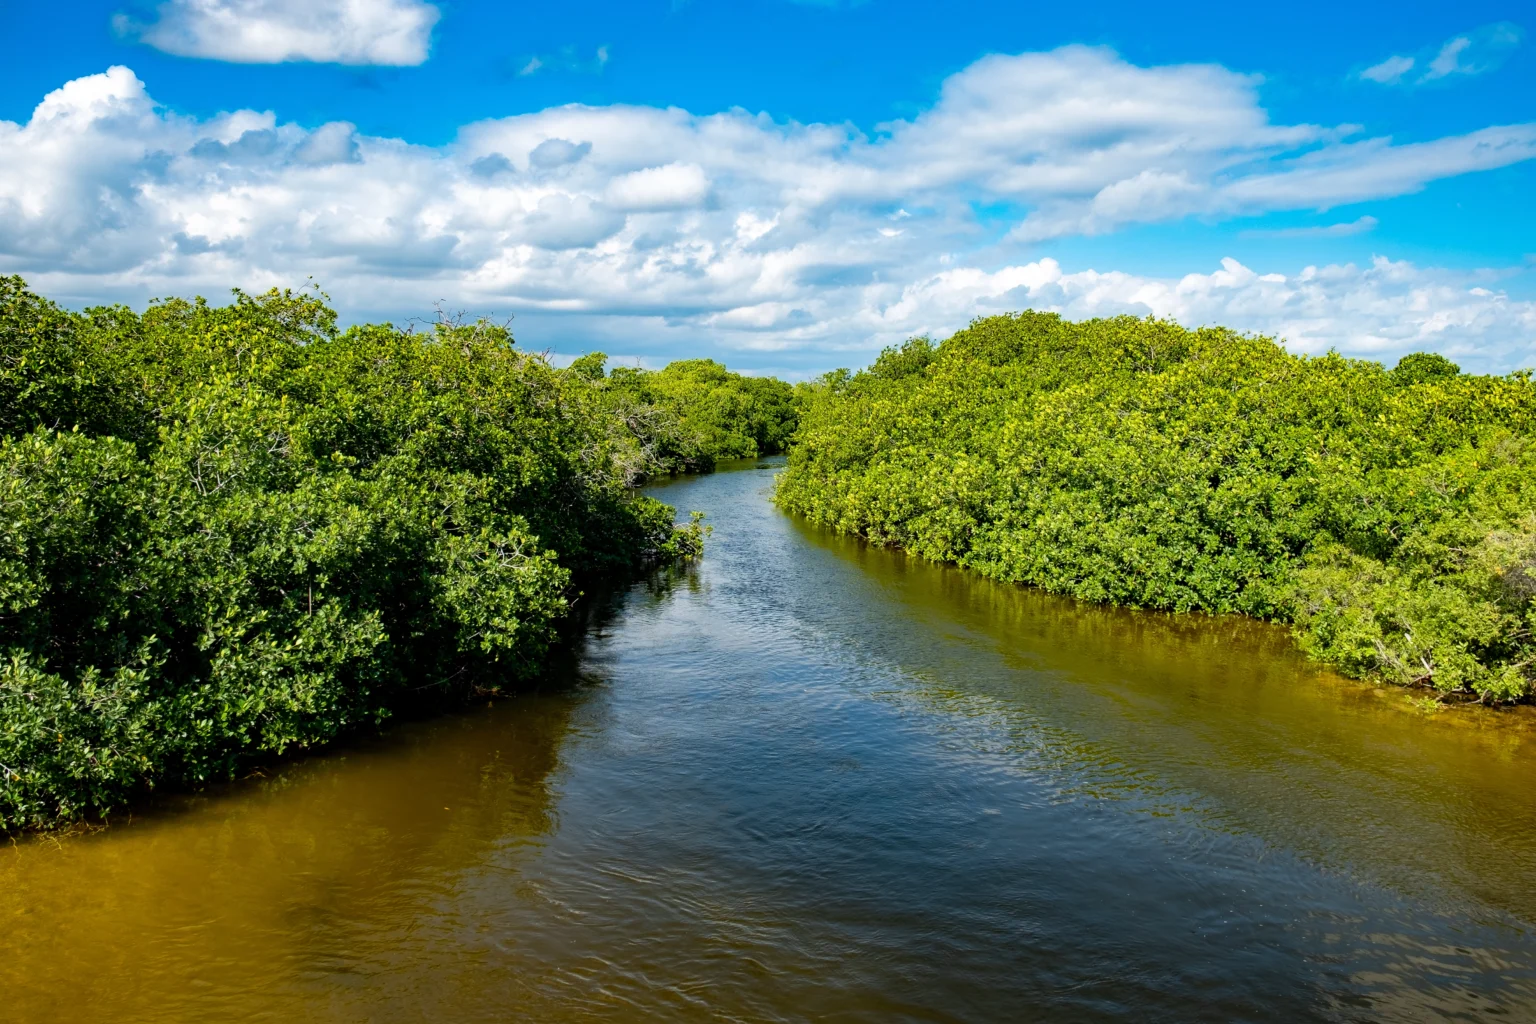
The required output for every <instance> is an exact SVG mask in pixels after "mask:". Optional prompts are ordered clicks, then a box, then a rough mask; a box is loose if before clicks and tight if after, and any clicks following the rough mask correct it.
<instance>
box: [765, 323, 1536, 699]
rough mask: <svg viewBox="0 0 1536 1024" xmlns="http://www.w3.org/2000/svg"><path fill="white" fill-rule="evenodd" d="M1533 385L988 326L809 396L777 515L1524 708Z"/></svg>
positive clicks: (1103, 331)
mask: <svg viewBox="0 0 1536 1024" xmlns="http://www.w3.org/2000/svg"><path fill="white" fill-rule="evenodd" d="M1533 427H1536V387H1533V386H1532V383H1531V381H1530V380H1529V378H1528V375H1527V374H1525V373H1517V374H1514V375H1511V376H1508V377H1485V376H1472V375H1463V374H1460V372H1459V371H1458V370H1457V368H1456V367H1455V365H1454V364H1452V363H1450V362H1449V361H1447V360H1445V359H1443V358H1442V357H1440V356H1435V355H1428V354H1422V353H1421V354H1416V355H1413V356H1408V357H1406V358H1404V359H1403V360H1402V362H1401V363H1399V364H1398V367H1397V368H1396V369H1394V370H1393V371H1392V372H1391V373H1388V372H1387V371H1385V370H1384V369H1383V368H1382V367H1381V366H1380V365H1378V364H1376V363H1370V362H1362V361H1356V360H1348V359H1343V358H1340V357H1339V356H1337V355H1332V354H1330V355H1327V356H1323V357H1320V358H1316V359H1308V358H1303V357H1297V356H1292V355H1289V354H1288V353H1286V352H1285V350H1284V349H1282V348H1281V347H1280V346H1279V345H1277V344H1275V343H1274V342H1272V341H1270V340H1268V339H1264V338H1252V337H1244V336H1241V335H1238V334H1235V333H1233V332H1231V331H1227V330H1222V329H1207V330H1199V331H1187V330H1184V329H1182V328H1180V327H1178V326H1177V325H1174V324H1170V323H1164V322H1159V321H1156V320H1139V319H1135V318H1132V317H1118V318H1114V319H1107V320H1094V321H1088V322H1084V323H1069V322H1067V321H1064V320H1062V319H1061V318H1059V317H1057V316H1054V315H1048V314H1041V313H1033V312H1030V313H1021V314H1017V315H1013V316H1000V317H992V318H988V319H984V320H978V321H976V322H975V323H973V324H972V325H971V326H970V327H969V328H968V329H966V330H964V331H961V332H959V333H958V334H956V335H955V336H954V337H952V338H950V339H948V340H947V341H945V342H944V343H943V344H942V345H939V346H938V347H937V348H933V347H932V346H930V345H929V344H928V343H927V341H926V340H925V339H917V340H915V341H912V342H909V343H907V345H905V346H903V347H901V348H897V349H889V350H887V351H886V352H885V353H883V354H882V355H881V357H880V358H879V359H878V360H877V361H876V363H875V364H874V366H873V367H872V368H871V369H870V370H868V371H866V372H863V373H860V374H857V375H853V376H849V375H847V374H846V372H843V373H841V374H833V375H828V376H827V377H825V378H823V379H822V380H821V381H819V382H817V383H816V384H815V385H813V386H811V387H810V388H809V389H808V391H807V394H806V398H805V401H804V408H803V412H802V418H801V425H800V432H799V434H798V443H797V446H796V448H795V449H794V450H793V451H792V452H791V453H790V459H789V467H788V470H787V471H786V472H785V473H784V474H783V476H782V477H781V478H780V482H779V489H778V497H777V500H778V501H779V503H780V504H781V505H782V506H783V507H784V508H786V509H788V510H791V511H794V512H797V513H800V514H803V515H805V516H807V517H808V518H810V519H811V520H813V521H815V522H818V523H823V524H827V525H829V526H832V527H834V528H836V529H839V530H842V531H845V532H851V533H857V534H860V535H862V536H865V537H867V538H869V539H871V540H872V541H875V542H877V543H882V544H898V545H901V546H903V547H905V548H907V549H908V550H910V551H912V552H914V553H916V554H918V555H921V556H923V557H926V558H931V559H936V560H941V561H949V562H955V563H958V564H960V565H964V566H967V567H969V568H972V569H975V570H977V571H979V572H981V573H984V574H985V575H988V576H991V577H994V578H997V579H1001V580H1008V581H1012V582H1017V583H1023V584H1028V585H1031V586H1037V587H1041V588H1044V589H1046V590H1050V591H1053V592H1056V593H1063V594H1070V595H1072V596H1074V597H1077V598H1081V599H1083V600H1089V601H1106V602H1114V603H1118V604H1126V605H1137V606H1143V607H1151V608H1165V609H1171V610H1175V611H1191V610H1201V611H1207V612H1240V613H1244V614H1247V615H1252V616H1257V617H1261V618H1269V619H1278V620H1282V621H1288V622H1292V623H1293V624H1294V626H1295V630H1296V635H1297V637H1298V640H1299V642H1300V643H1301V645H1302V646H1303V647H1304V648H1305V649H1306V650H1307V651H1308V652H1310V653H1311V654H1312V655H1314V656H1315V657H1318V658H1321V659H1323V660H1326V661H1329V662H1332V663H1334V664H1336V665H1338V666H1340V667H1342V668H1343V669H1345V670H1346V671H1349V672H1352V673H1354V674H1356V675H1361V676H1372V677H1382V678H1386V679H1391V680H1394V681H1397V682H1402V683H1406V684H1418V685H1428V686H1432V687H1434V688H1435V689H1436V690H1438V691H1439V692H1442V693H1447V694H1449V693H1467V694H1475V695H1476V696H1477V697H1478V698H1479V699H1482V700H1485V701H1490V702H1501V701H1514V700H1524V699H1527V698H1529V697H1530V696H1531V693H1532V678H1533V674H1532V669H1531V665H1532V662H1533V659H1536V643H1533V641H1532V628H1533V625H1536V607H1533V604H1532V596H1533V595H1536V520H1533V518H1532V510H1533V509H1536V438H1533V432H1536V431H1533Z"/></svg>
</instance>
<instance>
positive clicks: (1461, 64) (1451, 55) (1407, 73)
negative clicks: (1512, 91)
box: [1360, 21, 1524, 85]
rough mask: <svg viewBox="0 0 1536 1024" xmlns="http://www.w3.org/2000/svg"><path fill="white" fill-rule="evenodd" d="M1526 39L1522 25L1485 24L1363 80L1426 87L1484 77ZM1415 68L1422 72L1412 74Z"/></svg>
mask: <svg viewBox="0 0 1536 1024" xmlns="http://www.w3.org/2000/svg"><path fill="white" fill-rule="evenodd" d="M1523 38H1524V32H1523V31H1522V30H1521V28H1520V26H1518V25H1513V24H1510V23H1509V22H1507V21H1504V22H1498V23H1497V24H1493V25H1484V26H1483V27H1481V28H1477V29H1473V30H1472V31H1471V32H1467V33H1464V34H1462V35H1459V36H1452V37H1451V38H1450V39H1447V40H1446V41H1445V42H1443V43H1441V44H1440V46H1439V47H1438V48H1431V49H1429V50H1426V51H1424V52H1422V53H1419V54H1418V55H1416V56H1411V57H1410V56H1406V55H1403V54H1396V55H1394V56H1391V57H1388V58H1387V59H1386V60H1384V61H1382V62H1381V63H1379V64H1373V65H1371V66H1370V67H1368V68H1366V69H1365V70H1364V71H1361V72H1360V77H1361V78H1363V79H1365V80H1366V81H1368V82H1376V83H1378V84H1380V85H1423V84H1425V83H1426V82H1435V81H1439V80H1440V79H1444V78H1450V77H1452V76H1456V75H1481V74H1484V73H1486V72H1489V71H1494V70H1496V69H1497V68H1498V67H1499V66H1500V65H1502V64H1503V63H1504V61H1505V59H1506V58H1507V57H1508V56H1509V54H1510V52H1511V51H1513V50H1514V49H1515V47H1517V46H1519V45H1520V41H1521V39H1523ZM1415 69H1422V70H1420V71H1419V72H1418V73H1417V74H1412V73H1411V72H1413V71H1414V70H1415Z"/></svg>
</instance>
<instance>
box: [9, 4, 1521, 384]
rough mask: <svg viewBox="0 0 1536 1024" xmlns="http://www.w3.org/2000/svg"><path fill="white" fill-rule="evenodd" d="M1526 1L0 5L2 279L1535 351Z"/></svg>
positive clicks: (677, 340) (706, 315) (639, 318)
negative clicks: (1020, 317)
mask: <svg viewBox="0 0 1536 1024" xmlns="http://www.w3.org/2000/svg"><path fill="white" fill-rule="evenodd" d="M1531 11H1532V9H1531V8H1530V6H1529V5H1528V4H1512V3H1465V4H1460V5H1454V6H1453V5H1448V4H1444V3H1440V4H1394V5H1391V6H1390V7H1387V6H1385V5H1380V4H1369V5H1366V4H1349V3H1329V4H1326V5H1324V4H1293V5H1289V6H1285V7H1278V6H1270V7H1262V6H1261V5H1241V6H1240V7H1239V6H1233V5H1229V4H1223V5H1216V4H1198V5H1197V4H1190V5H1183V6H1181V7H1179V8H1177V9H1173V8H1170V7H1168V6H1166V5H1147V4H1115V3H1099V4H1093V5H1034V4H1022V3H1013V4H1001V3H984V2H979V0H951V2H947V3H944V4H937V3H916V2H902V0H865V2H861V3H854V4H848V3H792V2H788V0H742V2H731V3H727V2H723V0H687V2H677V0H657V2H647V0H632V2H629V3H625V4H615V3H589V2H569V3H564V4H542V5H524V4H517V3H476V2H471V0H457V2H452V3H449V2H443V3H438V4H427V3H425V2H423V0H350V2H349V3H344V2H342V0H169V2H166V3H161V4H154V3H130V2H118V3H111V2H108V3H94V2H79V3H70V4H52V5H39V4H30V5H21V4H14V3H6V4H4V5H3V6H0V27H3V29H4V31H5V34H6V38H7V39H8V40H10V41H11V43H12V46H11V53H12V55H13V56H12V59H11V60H9V61H8V62H7V63H6V64H5V65H3V66H0V271H4V272H18V273H22V274H23V275H24V276H27V277H28V278H29V279H30V280H32V281H33V282H34V285H35V286H36V287H39V288H40V289H42V290H44V291H46V292H48V293H49V294H54V295H57V296H59V297H60V298H62V299H64V300H65V301H68V302H70V303H71V304H74V305H82V304H86V303H90V302H97V301H104V300H112V301H129V302H135V303H141V302H143V301H144V300H145V299H147V298H148V297H149V296H151V295H163V294H186V293H192V292H204V293H208V294H210V295H213V294H217V293H219V292H221V291H222V290H223V289H224V288H227V287H228V286H230V285H234V284H240V285H244V286H246V287H266V286H268V285H271V284H274V283H293V284H302V283H303V282H304V281H305V280H306V279H308V278H310V277H313V278H314V279H315V280H317V281H319V282H320V284H321V285H323V286H324V287H325V288H326V289H327V291H328V292H330V294H331V295H332V296H333V297H334V299H335V302H336V304H337V306H338V307H339V308H340V309H341V311H342V313H343V315H344V316H345V317H347V318H349V319H370V318H394V319H397V320H400V319H403V318H405V317H408V316H411V315H419V314H421V313H423V312H425V311H428V310H430V309H431V308H432V305H433V303H434V302H437V301H442V302H445V303H446V304H447V305H448V306H449V307H450V308H454V309H467V310H470V311H472V312H483V313H488V314H494V315H498V316H506V315H509V314H511V315H515V317H516V320H515V321H514V329H515V330H516V332H517V333H518V336H519V338H520V340H521V341H522V342H523V343H524V344H527V345H529V346H531V347H534V348H539V349H545V348H547V349H551V350H553V351H554V352H556V353H559V354H563V355H574V354H576V353H579V352H581V351H584V350H588V349H592V348H603V349H604V350H606V351H609V352H610V353H613V354H615V355H618V356H623V357H626V358H637V359H640V360H642V361H644V362H647V363H656V362H661V361H665V360H666V359H670V358H675V357H678V356H682V355H695V354H707V355H713V356H716V357H718V358H721V359H724V360H725V361H727V362H728V363H730V364H731V365H734V366H741V367H743V368H747V369H754V370H762V371H769V372H779V373H784V374H787V375H790V376H802V375H805V374H808V373H814V372H818V371H820V370H823V369H827V368H830V367H831V366H834V365H844V364H852V365H857V364H859V363H862V362H863V361H865V360H867V359H868V357H869V355H870V354H871V353H872V352H874V351H877V350H878V348H879V347H880V346H881V345H884V344H889V343H891V342H892V341H895V340H899V339H900V338H901V337H905V336H907V335H908V334H912V333H919V332H929V333H934V334H936V335H942V334H943V333H945V332H947V331H950V330H953V329H955V328H956V327H959V326H962V325H963V324H964V323H965V322H966V321H968V320H969V319H971V318H972V317H973V316H977V315H985V314H988V313H992V312H998V311H1001V310H1005V309H1013V308H1022V307H1024V306H1035V307H1037V308H1051V309H1059V310H1061V311H1063V312H1064V313H1066V314H1068V315H1071V316H1089V315H1106V314H1112V313H1117V312H1133V313H1138V314H1143V315H1145V314H1147V313H1152V314H1156V315H1161V316H1170V317H1173V318H1175V319H1179V320H1181V321H1184V322H1186V323H1190V324H1197V323H1226V324H1230V325H1232V326H1235V327H1239V328H1241V329H1244V330H1253V331H1259V332H1263V333H1270V334H1275V335H1279V336H1283V337H1285V338H1286V339H1287V340H1288V342H1289V343H1290V344H1291V345H1292V346H1293V347H1295V348H1297V349H1299V350H1303V351H1320V350H1323V349H1326V348H1329V347H1333V348H1337V349H1339V350H1340V351H1344V352H1348V353H1351V354H1358V355H1365V356H1370V357H1372V358H1382V359H1388V360H1390V359H1392V358H1395V357H1396V356H1397V355H1399V354H1401V353H1402V352H1404V351H1410V350H1413V349H1421V348H1431V349H1436V350H1440V351H1444V352H1447V353H1448V354H1450V355H1451V356H1452V357H1453V358H1457V359H1459V360H1460V361H1462V362H1463V363H1464V364H1466V365H1468V366H1469V367H1476V368H1479V369H1498V370H1502V369H1509V368H1512V367H1515V366H1526V365H1533V364H1536V231H1533V228H1536V200H1533V199H1532V196H1536V159H1533V157H1536V57H1533V54H1532V40H1531V39H1530V37H1529V35H1528V31H1529V30H1531V29H1536V24H1532V22H1536V19H1533V18H1531V17H1530V14H1531ZM111 68H118V69H122V70H118V71H113V72H111V73H109V70H108V69H111ZM67 84H68V86H67V87H66V85H67ZM45 97H46V98H48V99H46V100H45ZM572 104H577V105H581V106H579V107H572V106H570V105H572ZM541 146H542V148H541Z"/></svg>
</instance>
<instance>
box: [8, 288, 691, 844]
mask: <svg viewBox="0 0 1536 1024" xmlns="http://www.w3.org/2000/svg"><path fill="white" fill-rule="evenodd" d="M0 389H3V390H0V416H3V417H4V418H3V420H0V829H5V828H16V827H29V826H44V825H49V824H54V823H57V822H60V821H66V820H70V819H72V818H76V817H79V816H81V815H86V814H100V813H104V812H106V811H107V810H110V809H111V808H113V807H116V806H119V805H121V804H122V803H123V802H124V801H126V800H127V799H129V798H130V797H131V796H132V795H133V794H134V793H135V792H138V791H141V790H142V789H144V788H146V787H152V786H165V785H172V786H174V785H184V784H189V783H197V782H201V781H203V780H209V779H214V778H220V777H228V776H229V775H230V774H231V773H232V772H233V771H234V770H235V769H236V768H237V766H238V765H239V764H240V763H241V762H242V760H245V759H248V758H249V757H251V756H259V755H272V754H278V753H281V752H283V751H285V750H288V749H291V748H296V747H297V748H304V747H309V746H313V745H315V744H319V743H324V742H326V741H328V740H330V739H332V738H334V737H335V736H337V735H338V734H339V733H341V732H343V731H345V730H347V729H349V728H354V727H356V726H358V725H360V724H365V723H370V722H377V721H378V720H380V719H382V718H384V717H386V716H388V715H389V714H390V713H391V712H392V711H396V710H398V709H400V708H402V707H405V706H408V705H412V704H420V703H424V702H432V701H442V700H451V699H461V698H462V697H463V696H465V695H467V694H470V693H476V692H484V691H485V690H494V689H496V688H499V687H502V686H505V685H508V684H510V683H514V682H516V681H517V680H520V679H524V678H526V677H528V676H529V675H531V674H532V673H534V672H536V671H538V669H539V667H540V666H541V664H542V663H543V659H544V655H545V653H546V651H547V649H548V647H549V645H550V643H551V642H552V640H553V639H554V635H555V629H556V626H557V624H558V622H559V620H560V618H561V617H562V616H563V615H564V613H565V611H566V609H567V605H568V601H569V595H570V593H571V585H572V579H573V574H585V573H593V572H616V571H626V570H630V569H633V568H634V567H636V566H638V565H640V564H643V563H645V562H647V561H648V560H653V559H658V558H660V559H671V558H688V557H696V556H697V554H698V553H699V551H700V550H701V546H702V538H703V532H704V530H703V528H702V527H701V526H700V524H699V523H698V521H697V518H695V521H694V522H693V523H692V524H691V525H689V526H686V527H682V528H676V527H674V525H673V510H672V509H671V508H669V507H668V506H665V505H662V504H661V503H659V502H656V501H654V500H652V499H648V498H641V497H636V496H635V495H634V494H633V492H632V491H631V490H630V489H629V488H628V486H627V484H628V482H629V477H630V476H631V475H632V470H633V469H634V465H632V460H633V458H634V455H635V453H636V452H637V451H639V450H640V449H641V447H642V445H641V442H640V440H639V439H638V438H637V437H636V436H635V435H634V433H633V432H632V431H630V430H629V428H628V426H627V425H626V424H625V423H624V422H623V421H622V420H621V419H619V418H618V417H616V416H615V415H613V413H612V411H611V409H610V403H609V398H608V396H607V394H606V393H605V392H604V391H603V390H602V389H600V388H599V387H598V386H597V384H596V382H595V381H594V380H593V379H589V378H583V377H582V376H581V375H580V374H579V373H578V374H570V373H564V372H561V371H557V370H554V369H553V368H551V367H550V366H549V365H548V364H547V363H545V362H544V361H543V360H542V359H540V358H538V357H536V356H531V355H528V354H525V353H523V352H520V351H518V350H517V349H516V348H515V347H514V346H513V344H512V339H511V337H510V336H509V335H508V334H507V332H506V331H505V330H503V329H499V328H496V327H493V326H490V325H487V324H475V325H469V326H462V325H461V326H454V325H440V326H439V327H438V328H437V329H436V330H434V331H431V332H427V333H425V334H414V333H408V332H401V331H397V330H395V329H393V328H391V327H388V326H370V327H359V328H354V329H352V330H348V331H346V332H338V331H337V329H336V325H335V316H334V314H333V313H331V311H330V310H329V309H327V308H326V307H325V306H324V305H323V303H321V302H320V301H318V300H316V299H314V298H312V297H309V296H305V295H295V294H293V293H288V292H271V293H268V294H267V295H263V296H258V297H251V296H246V295H241V294H238V293H237V295H236V299H235V302H234V303H233V304H232V305H230V306H226V307H213V306H210V305H208V304H207V303H205V302H203V301H201V300H199V301H197V302H190V303H189V302H183V301H180V300H173V301H169V302H162V303H157V304H155V305H152V306H151V307H150V308H149V309H148V310H147V311H146V312H144V313H143V314H136V313H134V312H133V311H131V310H128V309H124V308H120V307H114V308H106V309H95V310H90V311H87V313H86V314H83V315H79V314H72V313H69V312H66V311H64V310H61V309H59V308H58V307H56V306H54V305H53V304H51V303H48V302H46V301H45V300H42V299H40V298H38V297H36V296H34V295H31V294H29V293H27V292H26V290H25V288H24V287H23V285H22V283H21V282H20V281H19V280H17V279H10V280H6V281H0ZM642 468H644V467H643V466H642ZM652 468H654V467H652Z"/></svg>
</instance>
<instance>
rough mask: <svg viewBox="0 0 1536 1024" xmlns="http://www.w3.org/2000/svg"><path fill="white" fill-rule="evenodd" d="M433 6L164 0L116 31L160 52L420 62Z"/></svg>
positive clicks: (387, 1)
mask: <svg viewBox="0 0 1536 1024" xmlns="http://www.w3.org/2000/svg"><path fill="white" fill-rule="evenodd" d="M438 14H439V12H438V9H437V8H436V7H434V6H433V5H431V4H429V3H424V2H422V0H168V2H166V3H163V4H161V5H160V8H159V20H157V21H155V22H154V23H152V24H149V25H136V24H134V23H133V22H132V21H131V20H130V19H127V18H126V17H123V16H119V18H118V21H117V24H118V27H119V30H120V31H122V32H124V33H125V34H129V35H137V36H138V37H139V38H140V39H141V40H143V41H144V42H145V43H148V44H149V45H150V46H153V47H155V48H156V49H158V50H164V51H165V52H167V53H174V54H177V55H178V56H182V57H207V58H211V59H213V60H226V61H234V62H237V63H241V64H281V63H283V62H285V61H317V62H320V63H326V64H388V65H410V64H420V63H422V62H423V61H425V60H426V59H427V50H428V47H429V44H430V42H431V38H430V37H431V34H432V26H433V25H435V24H437V19H438Z"/></svg>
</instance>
